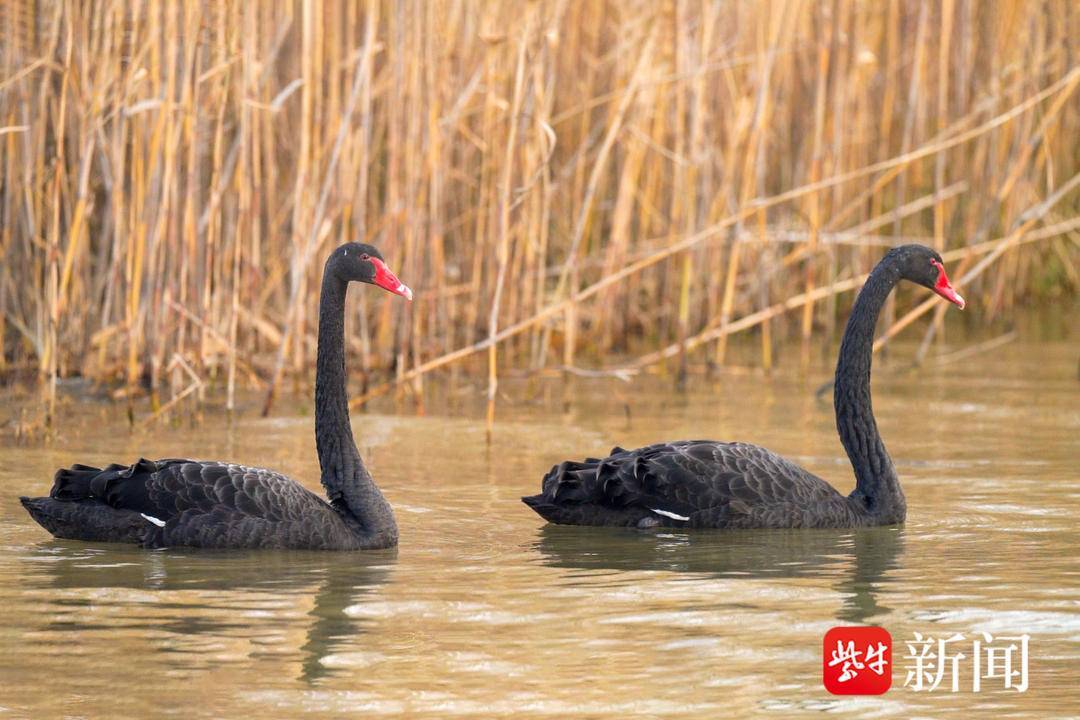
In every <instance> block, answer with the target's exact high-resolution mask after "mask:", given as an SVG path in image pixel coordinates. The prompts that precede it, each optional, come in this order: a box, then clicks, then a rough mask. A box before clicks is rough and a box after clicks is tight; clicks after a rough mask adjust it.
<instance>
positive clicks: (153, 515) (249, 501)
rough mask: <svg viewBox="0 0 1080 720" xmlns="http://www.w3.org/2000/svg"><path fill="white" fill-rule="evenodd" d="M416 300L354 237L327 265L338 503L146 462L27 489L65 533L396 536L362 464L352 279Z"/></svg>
mask: <svg viewBox="0 0 1080 720" xmlns="http://www.w3.org/2000/svg"><path fill="white" fill-rule="evenodd" d="M353 280H355V281H358V282H365V283H371V284H373V285H378V286H379V287H381V288H383V289H385V290H389V291H390V292H392V293H394V294H396V295H401V296H403V297H405V298H407V299H409V300H411V299H412V290H410V289H409V288H408V287H406V286H405V284H404V283H402V282H401V281H399V280H398V279H397V278H396V277H395V276H394V273H392V272H390V269H389V268H387V266H386V263H385V262H384V261H383V259H382V255H380V254H379V251H378V250H376V249H375V248H373V247H371V246H370V245H361V244H358V243H348V244H346V245H343V246H341V247H339V248H338V249H337V250H335V251H334V252H333V253H332V254H331V255H330V257H329V259H328V260H327V261H326V267H325V268H324V269H323V280H322V295H321V297H320V299H319V345H318V357H317V360H316V376H315V442H316V446H317V448H318V453H319V467H320V468H321V471H322V473H321V481H322V484H323V487H325V488H326V493H327V496H328V498H329V502H327V501H326V500H323V499H322V498H320V497H319V496H318V495H316V494H315V493H313V492H311V491H309V490H307V489H306V488H305V487H304V486H302V485H300V484H299V483H297V482H296V481H294V480H290V479H289V478H287V477H285V476H284V475H280V474H279V473H276V472H274V471H273V470H266V469H264V468H252V467H244V466H242V465H233V464H231V463H223V462H213V461H197V460H177V459H170V460H145V459H143V460H139V461H138V462H137V463H135V464H134V465H128V466H123V465H110V466H109V467H107V468H104V469H99V468H94V467H88V466H86V465H74V466H72V467H70V468H66V469H63V470H59V471H57V473H56V477H55V479H54V481H53V487H52V490H51V491H50V493H49V497H43V498H27V497H23V498H20V499H21V500H22V504H23V506H24V507H25V508H26V509H27V511H29V513H30V515H31V517H33V518H34V520H36V521H37V522H38V523H39V524H40V525H41V526H42V527H44V528H45V529H46V530H48V531H49V532H50V533H52V534H53V535H55V536H56V537H58V538H66V539H71V540H90V541H99V542H124V543H136V544H139V545H141V546H143V547H148V548H157V547H167V546H173V545H184V546H190V547H206V548H289V549H297V550H361V549H374V548H387V547H393V546H394V545H396V544H397V537H398V532H397V523H396V522H395V521H394V513H393V511H392V510H391V509H390V504H389V503H388V502H387V501H386V498H384V497H383V495H382V493H381V492H379V489H378V488H377V487H376V486H375V482H374V481H373V480H372V479H371V474H370V473H369V472H368V471H367V469H366V468H365V467H364V463H363V461H362V460H361V459H360V453H359V452H358V451H357V449H356V442H355V441H354V440H353V435H352V427H351V426H350V424H349V400H348V396H347V394H346V388H345V294H346V291H347V290H348V286H349V282H350V281H353Z"/></svg>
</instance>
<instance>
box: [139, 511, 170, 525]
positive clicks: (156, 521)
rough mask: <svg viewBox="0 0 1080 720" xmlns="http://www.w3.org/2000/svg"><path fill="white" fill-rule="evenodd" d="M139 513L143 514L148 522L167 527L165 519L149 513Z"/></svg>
mask: <svg viewBox="0 0 1080 720" xmlns="http://www.w3.org/2000/svg"><path fill="white" fill-rule="evenodd" d="M139 514H140V515H142V516H143V519H144V520H146V521H147V522H152V523H154V524H155V525H157V526H158V527H165V521H164V520H161V519H160V518H156V517H154V516H153V515H147V514H146V513H139Z"/></svg>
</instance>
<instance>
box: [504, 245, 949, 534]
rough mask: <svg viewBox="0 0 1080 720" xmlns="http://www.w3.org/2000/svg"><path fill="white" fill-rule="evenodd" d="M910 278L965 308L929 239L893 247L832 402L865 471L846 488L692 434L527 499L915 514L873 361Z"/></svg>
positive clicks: (567, 516) (762, 512)
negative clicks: (879, 413) (892, 297)
mask: <svg viewBox="0 0 1080 720" xmlns="http://www.w3.org/2000/svg"><path fill="white" fill-rule="evenodd" d="M900 280H909V281H911V282H914V283H917V284H919V285H922V286H924V287H926V288H929V289H930V290H933V291H934V292H935V293H937V294H938V295H940V296H941V297H943V298H945V299H946V300H948V301H949V302H951V303H954V304H955V305H957V306H958V307H960V308H961V309H963V307H964V299H963V298H962V297H960V295H959V294H958V293H957V292H956V290H954V289H953V287H952V285H951V284H950V283H949V278H948V276H947V275H946V274H945V268H944V266H943V265H942V260H941V256H940V255H938V254H937V253H936V252H934V251H933V250H932V249H930V248H928V247H924V246H922V245H903V246H900V247H897V248H894V249H893V250H890V251H889V252H888V253H886V255H885V257H883V258H882V259H881V261H880V262H879V263H878V264H877V266H876V267H875V268H874V270H873V271H872V272H871V273H870V276H869V277H868V278H867V280H866V284H865V285H863V287H862V290H861V291H860V292H859V296H858V298H857V299H856V300H855V305H854V307H853V308H852V311H851V317H850V318H849V319H848V323H847V328H846V329H845V330H844V338H843V341H842V342H841V344H840V357H839V359H838V361H837V364H836V383H835V386H834V388H835V389H834V395H833V404H834V407H835V410H836V429H837V431H838V433H839V435H840V442H841V443H842V444H843V446H844V450H845V451H846V452H847V456H848V458H849V459H850V460H851V465H852V467H853V468H854V470H855V489H854V490H853V491H852V492H851V494H850V495H847V496H844V495H841V494H840V493H839V492H837V491H836V489H835V488H833V487H832V486H831V485H829V484H828V483H827V482H825V481H824V480H822V479H821V478H819V477H817V476H815V475H812V474H811V473H809V472H807V471H806V470H804V469H802V468H800V467H799V466H797V465H795V464H794V463H792V462H791V461H789V460H787V459H785V458H783V457H781V456H779V455H776V454H775V453H772V452H770V451H768V450H766V449H765V448H762V447H759V446H757V445H749V444H746V443H729V442H712V441H706V440H689V441H680V442H670V443H660V444H656V445H649V446H647V447H643V448H638V449H637V450H623V449H622V448H619V447H616V448H614V449H612V451H611V454H610V455H609V456H608V457H606V458H588V459H586V460H585V461H583V462H573V461H567V462H563V463H560V464H559V465H556V466H555V467H553V468H552V469H551V471H550V472H549V473H548V474H547V475H546V476H545V477H544V480H543V485H542V490H541V493H540V494H539V495H533V496H529V497H525V498H522V500H523V501H524V502H525V503H526V504H527V505H528V506H529V507H531V508H532V509H533V510H535V511H536V512H537V513H538V514H539V515H540V516H541V517H543V518H544V519H546V520H548V521H549V522H553V523H559V524H564V525H614V526H632V527H654V526H663V527H712V528H791V527H859V526H866V525H890V524H894V523H901V522H903V521H904V518H905V517H906V514H907V502H906V500H905V499H904V493H903V490H901V488H900V481H899V478H898V477H897V475H896V468H895V467H894V466H893V462H892V458H890V457H889V453H888V452H887V451H886V450H885V444H884V442H882V440H881V435H880V434H879V433H878V429H877V423H876V422H875V421H874V411H873V407H872V404H871V401H870V361H871V356H872V354H873V344H874V325H875V324H876V322H877V317H878V314H879V313H880V311H881V308H882V306H883V305H884V303H885V299H886V298H887V297H888V296H889V293H891V292H892V289H893V288H894V287H895V286H896V284H897V283H898V282H899V281H900Z"/></svg>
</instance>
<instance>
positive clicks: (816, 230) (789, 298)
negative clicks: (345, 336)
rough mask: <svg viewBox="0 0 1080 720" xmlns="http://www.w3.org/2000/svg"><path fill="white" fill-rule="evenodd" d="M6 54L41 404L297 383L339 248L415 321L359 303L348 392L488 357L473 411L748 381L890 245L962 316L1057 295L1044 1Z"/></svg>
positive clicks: (444, 24)
mask: <svg viewBox="0 0 1080 720" xmlns="http://www.w3.org/2000/svg"><path fill="white" fill-rule="evenodd" d="M0 25H3V26H4V27H5V28H7V30H5V33H6V34H5V37H4V39H3V40H2V41H0V42H2V45H0V164H2V167H0V173H2V175H0V181H2V187H0V258H2V265H0V338H2V339H3V352H2V353H0V372H3V371H4V370H5V369H11V368H19V367H25V368H32V369H33V370H34V371H35V372H36V373H37V374H38V375H39V376H40V377H41V378H42V379H43V380H45V381H46V383H47V385H46V387H47V388H48V387H52V386H53V384H54V383H55V379H56V377H57V376H61V377H62V376H66V375H72V374H82V375H86V376H89V377H93V378H96V379H112V380H121V381H124V382H125V383H126V384H127V385H128V386H129V387H134V386H136V385H137V384H139V382H140V381H144V382H146V383H148V385H149V386H150V387H151V388H155V389H156V388H159V387H163V386H171V390H172V397H173V398H176V397H178V396H179V395H180V394H181V393H182V392H195V391H197V390H201V389H202V388H203V387H204V384H205V383H207V382H210V381H212V380H214V379H217V380H219V381H224V383H225V384H226V386H227V388H228V390H229V397H230V398H231V397H232V389H233V388H234V387H236V386H237V384H253V385H256V386H259V387H261V388H263V389H264V390H269V389H271V388H272V387H274V386H276V385H277V384H278V383H280V381H281V378H282V377H283V376H284V375H287V374H290V373H299V372H302V371H304V370H305V369H306V368H307V367H308V366H309V365H310V363H311V362H312V360H313V354H314V328H313V325H314V321H315V308H316V304H317V294H318V293H317V290H318V276H319V272H320V270H321V259H322V257H323V256H324V255H325V253H326V252H327V251H328V249H329V248H331V247H332V246H334V245H336V244H338V243H341V242H344V241H348V240H366V241H369V242H373V243H375V244H376V245H378V246H379V247H380V248H381V249H382V251H383V253H384V254H385V255H386V256H387V259H388V260H389V262H390V264H391V267H393V268H394V269H395V270H396V271H397V273H398V275H399V276H400V277H401V278H402V279H404V280H405V281H406V282H408V283H409V284H410V285H411V286H412V287H413V288H414V290H416V293H417V296H416V301H415V302H414V303H413V304H412V305H411V306H409V305H407V304H406V303H403V302H400V301H397V300H398V299H396V298H394V299H391V298H389V297H384V296H382V295H379V294H376V293H374V292H367V293H356V303H357V307H358V308H359V309H358V310H357V311H356V313H357V314H356V318H355V320H356V322H355V323H354V327H355V333H354V337H355V341H354V344H355V350H356V351H357V354H358V356H359V358H360V360H359V362H358V364H359V365H362V366H363V368H365V369H366V370H371V369H376V370H377V369H379V368H386V369H390V370H391V371H392V372H393V374H394V375H395V376H396V377H397V378H398V379H399V380H401V379H408V380H413V381H415V382H419V380H420V378H422V377H423V374H424V372H426V371H428V370H430V369H433V368H435V367H439V366H443V365H446V364H449V363H450V362H452V361H454V360H458V359H461V358H465V357H469V356H471V355H473V354H474V353H476V352H477V351H485V350H486V351H487V358H486V360H487V362H488V366H487V367H488V370H489V377H490V389H491V392H492V393H494V388H495V379H496V377H497V374H496V373H497V370H498V369H501V368H506V367H524V368H537V367H540V366H543V365H545V364H547V365H549V366H552V365H554V366H568V367H573V366H574V365H575V363H577V362H579V360H578V357H577V356H578V355H579V354H583V353H584V354H586V355H587V358H588V360H587V361H586V362H585V364H588V365H595V364H597V363H598V362H603V361H600V360H599V358H602V357H609V356H611V355H619V356H622V357H627V358H628V360H627V362H626V364H627V365H630V366H638V367H640V366H643V365H645V364H649V363H655V362H660V361H663V360H665V359H667V358H679V357H681V358H683V360H685V358H686V353H687V352H696V353H701V352H704V353H706V357H707V358H708V359H709V360H710V361H717V362H721V363H722V362H723V361H724V356H725V347H726V346H725V343H726V339H727V338H728V337H729V335H730V334H731V333H733V332H737V331H739V330H745V329H747V328H750V327H754V328H757V329H758V330H759V332H760V337H761V346H760V347H761V354H760V362H761V363H762V364H763V365H764V366H765V367H769V366H770V365H771V364H772V362H773V359H772V349H773V345H774V343H776V342H777V341H778V338H780V337H789V336H790V337H795V338H801V339H802V341H803V347H804V349H805V348H807V347H808V346H809V341H810V339H811V337H812V336H813V335H814V334H815V333H816V332H818V331H819V330H820V331H824V332H825V333H826V334H827V333H831V332H832V331H833V329H834V321H835V318H836V317H837V314H838V312H839V309H838V308H837V307H836V302H835V298H836V297H837V294H838V293H840V292H843V291H845V290H849V289H852V288H854V287H857V285H858V282H859V276H860V274H861V273H863V272H865V271H866V270H867V269H868V268H869V267H870V266H871V264H872V263H873V262H874V260H875V259H876V258H877V257H878V256H879V255H880V254H881V252H882V247H884V246H887V245H890V244H895V243H900V242H910V241H917V242H923V243H926V244H929V245H933V246H936V247H937V248H939V249H941V250H942V251H946V250H950V251H953V252H952V253H951V254H950V255H949V257H950V258H951V259H952V261H953V263H954V264H957V263H958V264H959V268H958V270H959V272H957V273H956V274H957V276H958V277H959V276H963V277H964V278H966V282H965V287H964V293H965V295H969V296H970V298H969V302H970V305H971V306H972V308H981V309H982V310H983V311H984V312H985V311H987V310H989V311H992V312H993V313H995V314H1000V312H1001V311H1002V310H1004V311H1008V310H1009V309H1010V307H1011V306H1012V304H1013V303H1015V302H1016V301H1017V300H1018V299H1020V298H1023V297H1026V296H1028V295H1030V294H1031V293H1032V292H1034V291H1038V290H1042V291H1043V292H1045V291H1047V290H1048V289H1049V290H1051V291H1056V290H1058V289H1070V287H1069V286H1070V285H1071V286H1072V289H1075V285H1076V282H1077V274H1076V272H1077V271H1076V267H1075V264H1076V257H1077V250H1078V248H1080V242H1078V237H1080V234H1078V231H1080V223H1078V221H1077V220H1076V216H1077V210H1078V209H1080V208H1078V202H1080V201H1078V198H1080V192H1078V190H1077V188H1078V185H1080V157H1078V152H1077V137H1078V136H1080V113H1078V112H1077V108H1078V106H1080V102H1078V99H1077V98H1078V93H1077V87H1078V85H1080V63H1078V58H1080V54H1078V50H1080V48H1078V45H1077V43H1076V40H1075V38H1077V37H1080V12H1078V11H1077V10H1076V7H1075V5H1074V3H1072V2H1070V1H1069V0H1048V1H1047V2H1041V3H1030V2H1022V1H1020V0H1001V1H1000V2H994V3H983V2H973V1H972V0H941V1H940V2H937V3H914V2H901V1H900V0H884V1H883V2H852V1H851V0H837V1H836V2H806V1H802V0H774V1H773V2H724V3H716V2H703V1H702V2H694V1H691V0H670V1H668V2H646V1H643V0H642V1H638V2H633V1H626V2H621V1H619V2H617V1H614V0H613V1H611V2H569V1H568V0H543V1H541V0H537V1H533V2H524V1H521V2H505V1H504V2H479V1H468V0H442V1H440V2H422V1H421V0H406V1H404V2H397V3H370V4H363V3H340V4H338V3H318V2H294V3H288V2H274V3H270V2H267V3H262V2H241V1H240V0H220V1H219V2H211V3H206V2H197V1H195V0H178V1H177V2H167V3H144V2H138V1H136V0H99V1H97V2H74V1H71V0H37V1H36V2H35V1H34V0H25V1H24V2H19V1H17V0H12V1H10V2H7V3H5V4H3V5H0ZM970 248H974V250H971V249H970ZM1040 283H1041V285H1040ZM930 307H931V306H930V305H929V304H924V305H923V306H920V308H919V309H918V310H917V311H916V312H918V313H919V314H921V313H923V312H925V311H926V310H928V309H929V308H930ZM788 311H795V312H788ZM892 319H893V318H890V319H889V322H891V321H892ZM911 319H914V315H911V316H909V317H908V318H907V319H906V321H905V324H906V322H910V320H911ZM938 320H939V321H940V315H938ZM934 328H937V329H938V330H940V325H939V323H938V324H932V325H931V329H932V330H933V329H934ZM645 352H648V354H647V355H642V353H645ZM804 355H805V350H804ZM480 357H483V356H480ZM376 390H377V388H376ZM47 395H48V396H49V397H50V398H51V397H52V393H51V392H49V393H47ZM267 397H268V401H269V397H270V394H269V393H268V396H267Z"/></svg>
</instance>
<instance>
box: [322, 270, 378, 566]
mask: <svg viewBox="0 0 1080 720" xmlns="http://www.w3.org/2000/svg"><path fill="white" fill-rule="evenodd" d="M331 262H333V261H331ZM347 288H348V283H347V282H345V281H344V280H342V279H340V278H339V277H338V276H337V274H336V273H334V272H333V271H332V268H331V267H330V265H329V264H327V267H326V269H325V270H324V272H323V283H322V296H321V298H320V301H319V347H318V359H317V361H316V368H315V373H316V374H315V444H316V446H317V448H318V451H319V467H320V468H321V470H322V484H323V486H324V487H325V488H326V493H327V495H328V497H329V499H330V502H331V504H332V505H333V506H334V507H335V508H337V509H338V510H339V511H344V512H343V513H342V514H343V516H344V517H345V518H346V519H347V520H351V521H352V522H350V524H351V525H353V526H354V530H355V531H356V532H357V534H358V535H359V537H360V544H361V546H362V547H389V546H392V545H394V544H395V543H396V541H397V523H396V522H395V521H394V513H393V510H391V509H390V503H388V502H387V501H386V498H384V497H383V494H382V493H381V492H380V491H379V488H378V487H376V486H375V482H374V480H372V478H371V473H369V472H368V471H367V468H365V467H364V462H363V460H361V459H360V452H359V451H358V450H357V449H356V441H355V440H354V439H353V434H352V425H351V424H350V423H349V396H348V392H347V391H346V387H345V384H346V383H345V377H346V376H345V293H346V290H347Z"/></svg>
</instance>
